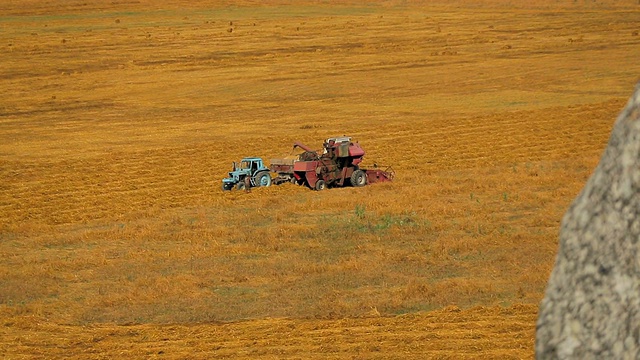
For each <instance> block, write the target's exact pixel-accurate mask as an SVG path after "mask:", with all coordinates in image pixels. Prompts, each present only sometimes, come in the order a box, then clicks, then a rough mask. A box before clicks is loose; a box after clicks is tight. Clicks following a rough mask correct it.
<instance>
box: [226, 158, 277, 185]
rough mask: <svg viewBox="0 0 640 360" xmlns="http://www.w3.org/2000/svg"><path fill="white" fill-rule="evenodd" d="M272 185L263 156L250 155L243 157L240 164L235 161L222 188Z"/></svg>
mask: <svg viewBox="0 0 640 360" xmlns="http://www.w3.org/2000/svg"><path fill="white" fill-rule="evenodd" d="M269 185H271V174H269V168H268V167H266V166H265V165H264V162H263V161H262V159H261V158H258V157H248V158H244V159H242V161H240V163H239V164H236V163H235V161H234V163H233V170H231V171H230V172H229V177H226V178H224V179H222V190H225V191H226V190H231V189H233V188H234V187H235V188H237V189H238V190H243V189H246V188H252V187H258V186H269Z"/></svg>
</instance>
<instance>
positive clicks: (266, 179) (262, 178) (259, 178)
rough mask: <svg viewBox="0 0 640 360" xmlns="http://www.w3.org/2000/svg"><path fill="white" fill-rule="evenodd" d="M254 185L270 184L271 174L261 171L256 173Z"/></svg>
mask: <svg viewBox="0 0 640 360" xmlns="http://www.w3.org/2000/svg"><path fill="white" fill-rule="evenodd" d="M256 186H271V175H269V172H267V171H263V172H260V173H258V174H257V175H256Z"/></svg>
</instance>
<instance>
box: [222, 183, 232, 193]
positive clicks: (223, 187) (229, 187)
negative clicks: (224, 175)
mask: <svg viewBox="0 0 640 360" xmlns="http://www.w3.org/2000/svg"><path fill="white" fill-rule="evenodd" d="M232 187H233V185H231V184H227V183H222V191H229V190H231V188H232Z"/></svg>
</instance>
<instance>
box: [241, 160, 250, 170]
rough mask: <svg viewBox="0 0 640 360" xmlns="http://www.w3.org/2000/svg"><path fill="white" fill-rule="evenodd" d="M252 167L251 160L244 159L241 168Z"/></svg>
mask: <svg viewBox="0 0 640 360" xmlns="http://www.w3.org/2000/svg"><path fill="white" fill-rule="evenodd" d="M250 167H251V163H250V162H249V161H243V162H241V163H240V169H249V168H250Z"/></svg>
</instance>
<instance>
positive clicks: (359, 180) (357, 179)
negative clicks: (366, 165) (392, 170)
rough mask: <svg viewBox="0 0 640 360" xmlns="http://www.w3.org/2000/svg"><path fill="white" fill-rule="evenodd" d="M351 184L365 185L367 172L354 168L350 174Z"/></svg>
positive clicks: (356, 185)
mask: <svg viewBox="0 0 640 360" xmlns="http://www.w3.org/2000/svg"><path fill="white" fill-rule="evenodd" d="M351 185H352V186H355V187H360V186H365V185H367V174H365V172H364V171H362V170H356V171H354V172H353V174H351Z"/></svg>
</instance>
